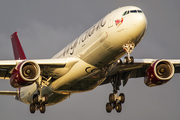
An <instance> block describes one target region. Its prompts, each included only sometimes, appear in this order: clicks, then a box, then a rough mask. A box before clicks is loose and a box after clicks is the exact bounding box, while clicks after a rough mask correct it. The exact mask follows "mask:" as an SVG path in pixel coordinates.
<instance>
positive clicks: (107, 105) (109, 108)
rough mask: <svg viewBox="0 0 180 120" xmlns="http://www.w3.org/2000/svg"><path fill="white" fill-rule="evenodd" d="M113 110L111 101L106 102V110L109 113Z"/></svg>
mask: <svg viewBox="0 0 180 120" xmlns="http://www.w3.org/2000/svg"><path fill="white" fill-rule="evenodd" d="M111 111H112V106H111V103H107V104H106V112H107V113H110V112H111Z"/></svg>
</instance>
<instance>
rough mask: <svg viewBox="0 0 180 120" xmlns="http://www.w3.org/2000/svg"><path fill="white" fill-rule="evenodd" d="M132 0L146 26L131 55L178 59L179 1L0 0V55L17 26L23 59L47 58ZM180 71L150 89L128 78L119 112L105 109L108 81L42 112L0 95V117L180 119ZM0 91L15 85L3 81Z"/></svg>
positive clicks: (9, 55)
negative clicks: (24, 57) (22, 49)
mask: <svg viewBox="0 0 180 120" xmlns="http://www.w3.org/2000/svg"><path fill="white" fill-rule="evenodd" d="M127 5H133V6H138V7H140V8H141V9H142V10H143V12H144V13H145V15H146V17H147V21H148V28H147V31H146V34H145V37H144V38H143V40H142V41H141V43H140V44H139V45H138V47H137V48H135V50H134V52H133V54H132V55H133V56H134V57H135V58H159V59H160V58H161V59H162V58H179V59H180V47H179V46H180V23H179V22H180V12H179V11H180V7H179V5H180V1H179V0H73V1H72V0H71V1H70V0H69V1H68V0H0V56H1V57H0V59H2V60H5V59H14V56H13V51H12V47H11V40H10V35H11V34H12V33H13V32H15V31H17V32H18V34H19V36H20V40H21V43H22V44H23V48H24V50H25V52H26V55H27V57H28V59H35V58H39V59H40V58H51V57H52V56H53V55H55V54H56V53H57V52H59V51H60V50H61V49H63V48H64V47H65V46H66V45H67V44H68V43H70V42H71V41H73V40H74V39H75V38H77V37H78V36H79V35H81V33H83V32H84V31H85V30H87V29H88V28H90V27H91V26H92V25H93V24H95V23H96V22H98V21H99V20H100V19H101V18H103V17H104V16H105V15H106V14H108V13H110V12H111V11H112V10H114V9H117V8H118V7H122V6H127ZM179 78H180V74H176V75H174V77H173V79H172V80H171V81H169V82H168V83H167V84H165V85H163V86H159V87H153V88H149V87H147V86H146V85H145V84H144V82H143V78H139V79H130V80H129V82H128V83H127V85H126V86H125V87H121V92H123V93H124V94H125V96H126V101H125V103H124V104H123V106H122V107H123V109H122V112H121V113H116V111H115V110H114V111H112V113H110V114H108V113H106V110H105V105H106V103H107V102H108V96H109V93H111V92H112V86H111V85H110V84H108V85H103V86H100V87H97V88H96V89H94V90H92V91H90V92H86V93H78V94H73V95H72V96H70V98H68V99H66V100H65V101H63V102H61V103H59V104H56V105H54V106H50V107H47V110H46V113H45V114H40V112H39V111H36V113H35V114H31V113H30V112H29V105H26V104H24V103H21V102H19V101H16V100H15V99H14V98H13V96H0V120H11V119H13V120H33V119H35V120H41V119H47V120H50V119H51V120H57V119H58V120H71V119H72V120H106V119H107V120H179V119H180V103H179V101H180V87H179V86H180V79H179ZM0 90H14V89H13V88H12V87H11V86H10V85H9V81H8V80H1V81H0Z"/></svg>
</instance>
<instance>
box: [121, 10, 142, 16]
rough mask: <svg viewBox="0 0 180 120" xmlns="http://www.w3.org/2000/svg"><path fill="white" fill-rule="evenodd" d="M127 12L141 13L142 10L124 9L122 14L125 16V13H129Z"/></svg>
mask: <svg viewBox="0 0 180 120" xmlns="http://www.w3.org/2000/svg"><path fill="white" fill-rule="evenodd" d="M129 13H142V10H130V11H125V12H124V13H123V15H122V16H125V15H127V14H129Z"/></svg>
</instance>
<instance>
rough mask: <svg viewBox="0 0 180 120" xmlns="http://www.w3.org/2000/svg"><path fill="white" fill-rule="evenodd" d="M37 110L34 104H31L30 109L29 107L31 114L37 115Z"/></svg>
mask: <svg viewBox="0 0 180 120" xmlns="http://www.w3.org/2000/svg"><path fill="white" fill-rule="evenodd" d="M35 108H36V107H35V105H34V103H31V104H30V107H29V109H30V112H31V113H35V110H36V109H35Z"/></svg>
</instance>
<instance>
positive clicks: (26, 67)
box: [10, 61, 40, 88]
mask: <svg viewBox="0 0 180 120" xmlns="http://www.w3.org/2000/svg"><path fill="white" fill-rule="evenodd" d="M39 76H40V67H39V65H38V64H37V63H35V62H32V61H23V62H22V63H20V64H19V65H18V66H16V68H14V70H13V72H12V75H11V78H10V84H11V86H12V87H14V88H19V87H24V86H28V85H31V84H33V83H34V82H35V81H36V80H37V79H38V78H39Z"/></svg>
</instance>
